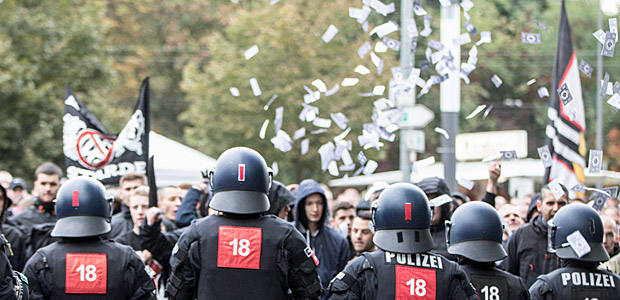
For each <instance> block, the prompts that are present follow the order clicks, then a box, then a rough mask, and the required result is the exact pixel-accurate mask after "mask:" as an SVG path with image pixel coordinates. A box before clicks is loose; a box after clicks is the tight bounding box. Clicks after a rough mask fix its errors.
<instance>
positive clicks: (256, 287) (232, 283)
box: [166, 214, 322, 300]
mask: <svg viewBox="0 0 620 300" xmlns="http://www.w3.org/2000/svg"><path fill="white" fill-rule="evenodd" d="M312 257H313V254H312V251H311V250H310V248H309V247H307V246H306V244H305V242H304V239H303V237H302V236H301V234H300V233H299V232H298V231H297V230H295V228H293V226H291V225H290V224H289V223H286V222H285V221H283V220H280V219H278V218H277V217H275V216H273V215H270V216H259V215H244V216H240V215H228V214H224V215H211V216H207V217H206V218H203V219H200V220H197V221H195V222H192V224H191V225H190V226H189V228H188V229H187V230H186V231H185V232H184V233H183V234H182V235H181V237H180V238H179V241H178V243H177V245H176V246H175V247H174V249H173V250H172V257H171V258H170V266H171V268H172V273H171V274H170V279H169V280H168V284H167V285H166V293H167V295H168V298H169V299H195V298H198V299H247V298H252V299H274V300H275V299H290V297H289V296H290V295H289V294H288V293H289V292H288V291H289V290H290V291H291V292H292V296H293V297H294V298H295V299H317V298H318V297H319V296H320V295H321V293H322V289H321V284H320V281H319V278H318V274H317V271H316V269H317V267H316V264H315V262H314V260H313V259H312Z"/></svg>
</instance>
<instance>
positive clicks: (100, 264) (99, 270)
mask: <svg viewBox="0 0 620 300" xmlns="http://www.w3.org/2000/svg"><path fill="white" fill-rule="evenodd" d="M65 258H66V269H65V293H67V294H105V293H106V287H107V283H108V277H107V276H108V260H107V254H105V253H67V254H65Z"/></svg>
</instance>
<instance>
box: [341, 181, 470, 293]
mask: <svg viewBox="0 0 620 300" xmlns="http://www.w3.org/2000/svg"><path fill="white" fill-rule="evenodd" d="M372 211H373V217H372V219H373V224H374V226H375V230H376V232H375V236H374V237H373V241H374V243H375V245H376V246H377V247H378V248H379V250H377V251H375V252H372V253H363V254H362V255H361V256H360V257H358V258H356V259H354V260H353V261H351V262H350V263H349V264H348V265H347V266H346V267H345V269H344V271H342V272H340V273H339V274H338V275H336V277H334V278H333V279H332V281H331V283H330V291H331V292H332V297H331V299H405V298H407V299H408V298H410V297H411V298H412V299H442V300H444V299H445V300H449V299H478V298H477V296H476V294H475V291H474V288H473V287H472V285H471V284H470V282H469V281H468V279H467V275H465V272H463V270H462V269H461V268H460V267H459V266H458V265H457V264H456V263H454V262H451V261H449V260H448V259H446V258H445V257H443V256H441V255H438V254H433V253H430V252H429V251H430V250H431V249H433V240H432V237H431V233H430V230H429V227H430V222H431V210H430V207H429V204H428V199H427V198H426V195H425V194H424V192H423V191H422V190H421V189H420V188H418V187H416V186H414V185H412V184H409V183H397V184H394V185H391V186H390V187H388V188H386V189H385V190H384V191H383V193H381V195H380V196H379V200H377V201H375V202H373V207H372Z"/></svg>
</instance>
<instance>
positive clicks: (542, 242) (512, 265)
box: [504, 183, 568, 287]
mask: <svg viewBox="0 0 620 300" xmlns="http://www.w3.org/2000/svg"><path fill="white" fill-rule="evenodd" d="M558 185H559V186H560V190H561V191H560V192H559V193H558V195H557V197H558V198H556V195H554V193H553V192H552V191H551V187H550V186H549V185H545V186H544V187H543V188H542V189H541V191H540V194H541V195H542V197H541V198H540V199H539V200H538V201H537V202H536V208H537V209H538V211H539V212H540V214H539V215H538V216H536V217H535V218H534V219H532V220H531V221H530V222H529V223H527V224H525V225H523V226H521V227H520V228H519V229H517V230H516V231H515V232H514V233H513V234H512V236H511V237H510V238H509V239H508V246H507V247H506V248H507V249H506V251H507V252H508V257H507V258H506V260H505V261H504V263H505V270H506V271H508V272H510V273H512V274H513V275H516V276H519V277H521V279H522V280H523V282H524V283H525V285H526V286H527V287H530V286H531V285H532V283H534V280H536V277H538V275H540V274H546V273H549V272H551V271H553V270H555V269H557V268H558V267H559V266H560V262H559V259H558V257H557V256H556V255H555V253H553V252H552V251H549V250H550V249H549V247H548V243H547V234H548V228H549V226H548V223H549V222H550V221H551V220H552V219H553V217H554V215H555V213H556V212H557V211H558V210H559V209H560V208H561V207H563V206H565V205H566V204H567V197H568V190H567V189H566V187H565V186H564V185H562V184H560V183H558ZM560 194H561V196H560ZM532 201H534V200H532Z"/></svg>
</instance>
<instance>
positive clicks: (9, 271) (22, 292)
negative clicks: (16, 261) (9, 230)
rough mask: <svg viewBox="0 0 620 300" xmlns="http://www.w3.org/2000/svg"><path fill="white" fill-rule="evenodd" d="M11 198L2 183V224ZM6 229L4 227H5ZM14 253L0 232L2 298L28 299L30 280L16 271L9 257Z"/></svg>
mask: <svg viewBox="0 0 620 300" xmlns="http://www.w3.org/2000/svg"><path fill="white" fill-rule="evenodd" d="M10 201H11V200H10V199H9V198H8V197H7V196H6V190H5V189H4V187H2V185H0V202H1V203H2V204H1V207H0V225H2V221H3V219H4V218H3V215H4V213H6V210H7V209H8V207H9V204H10ZM3 229H4V228H3ZM13 254H14V252H13V250H12V249H11V245H10V244H9V242H8V241H7V239H6V238H5V237H4V234H3V233H0V299H7V300H13V299H16V300H26V299H28V281H27V280H26V278H25V277H24V276H23V275H21V274H20V273H18V272H16V271H14V268H13V267H12V265H11V263H10V261H9V258H10V257H11V256H12V255H13Z"/></svg>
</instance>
